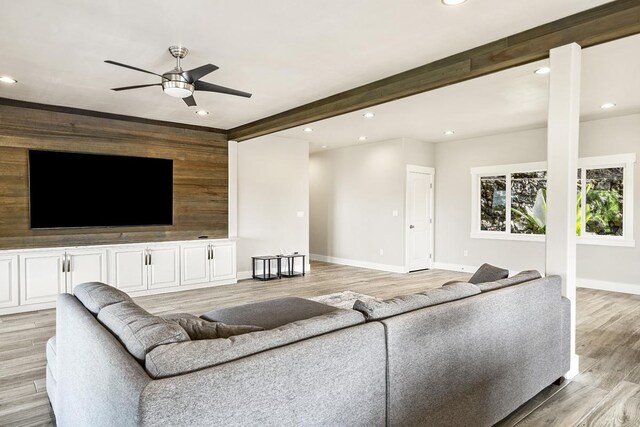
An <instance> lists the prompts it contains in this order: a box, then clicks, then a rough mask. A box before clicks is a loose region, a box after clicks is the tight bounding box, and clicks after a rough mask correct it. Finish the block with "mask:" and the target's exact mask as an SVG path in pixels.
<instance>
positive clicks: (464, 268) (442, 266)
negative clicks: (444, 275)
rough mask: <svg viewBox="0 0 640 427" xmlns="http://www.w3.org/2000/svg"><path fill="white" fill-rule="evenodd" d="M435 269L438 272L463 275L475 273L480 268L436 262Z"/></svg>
mask: <svg viewBox="0 0 640 427" xmlns="http://www.w3.org/2000/svg"><path fill="white" fill-rule="evenodd" d="M433 268H435V269H436V270H448V271H458V272H461V273H475V272H476V270H478V268H479V267H474V266H473V265H464V264H449V263H446V262H434V263H433Z"/></svg>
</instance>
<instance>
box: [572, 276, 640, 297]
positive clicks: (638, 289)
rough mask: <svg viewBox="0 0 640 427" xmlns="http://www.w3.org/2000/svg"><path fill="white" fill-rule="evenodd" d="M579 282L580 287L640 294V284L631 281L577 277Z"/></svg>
mask: <svg viewBox="0 0 640 427" xmlns="http://www.w3.org/2000/svg"><path fill="white" fill-rule="evenodd" d="M577 282H578V283H577V285H578V287H579V288H587V289H599V290H601V291H610V292H620V293H623V294H632V295H640V285H632V284H631V283H620V282H607V281H604V280H591V279H577Z"/></svg>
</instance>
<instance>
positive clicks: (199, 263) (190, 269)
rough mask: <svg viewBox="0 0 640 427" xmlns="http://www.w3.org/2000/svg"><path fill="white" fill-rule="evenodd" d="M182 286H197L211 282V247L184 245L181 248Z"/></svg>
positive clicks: (204, 244)
mask: <svg viewBox="0 0 640 427" xmlns="http://www.w3.org/2000/svg"><path fill="white" fill-rule="evenodd" d="M181 253H182V255H181V258H182V265H181V270H182V281H181V285H195V284H198V283H207V282H209V281H210V280H209V271H210V265H209V263H210V260H209V245H208V244H206V243H203V244H199V245H184V246H182V247H181Z"/></svg>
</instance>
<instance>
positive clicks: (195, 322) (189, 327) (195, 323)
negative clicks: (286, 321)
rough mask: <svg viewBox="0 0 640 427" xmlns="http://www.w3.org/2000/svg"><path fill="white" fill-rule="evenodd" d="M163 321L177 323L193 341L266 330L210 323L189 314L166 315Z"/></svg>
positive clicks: (248, 326) (255, 327)
mask: <svg viewBox="0 0 640 427" xmlns="http://www.w3.org/2000/svg"><path fill="white" fill-rule="evenodd" d="M160 317H162V318H163V319H166V320H170V321H172V322H176V323H177V324H178V325H180V326H181V327H182V329H184V330H185V331H186V332H187V334H188V335H189V338H191V339H192V340H211V339H215V338H229V337H232V336H234V335H242V334H247V333H249V332H258V331H263V330H264V328H262V327H260V326H252V325H227V324H226V323H222V322H209V321H208V320H204V319H201V318H199V317H198V316H194V315H193V314H188V313H178V314H165V315H162V316H160Z"/></svg>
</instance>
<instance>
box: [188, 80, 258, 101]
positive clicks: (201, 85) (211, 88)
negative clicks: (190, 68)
mask: <svg viewBox="0 0 640 427" xmlns="http://www.w3.org/2000/svg"><path fill="white" fill-rule="evenodd" d="M194 86H195V87H196V90H203V91H206V92H218V93H226V94H227V95H236V96H243V97H245V98H251V94H250V93H247V92H242V91H241V90H236V89H231V88H228V87H224V86H218V85H214V84H213V83H207V82H201V81H197V82H195V83H194Z"/></svg>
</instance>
